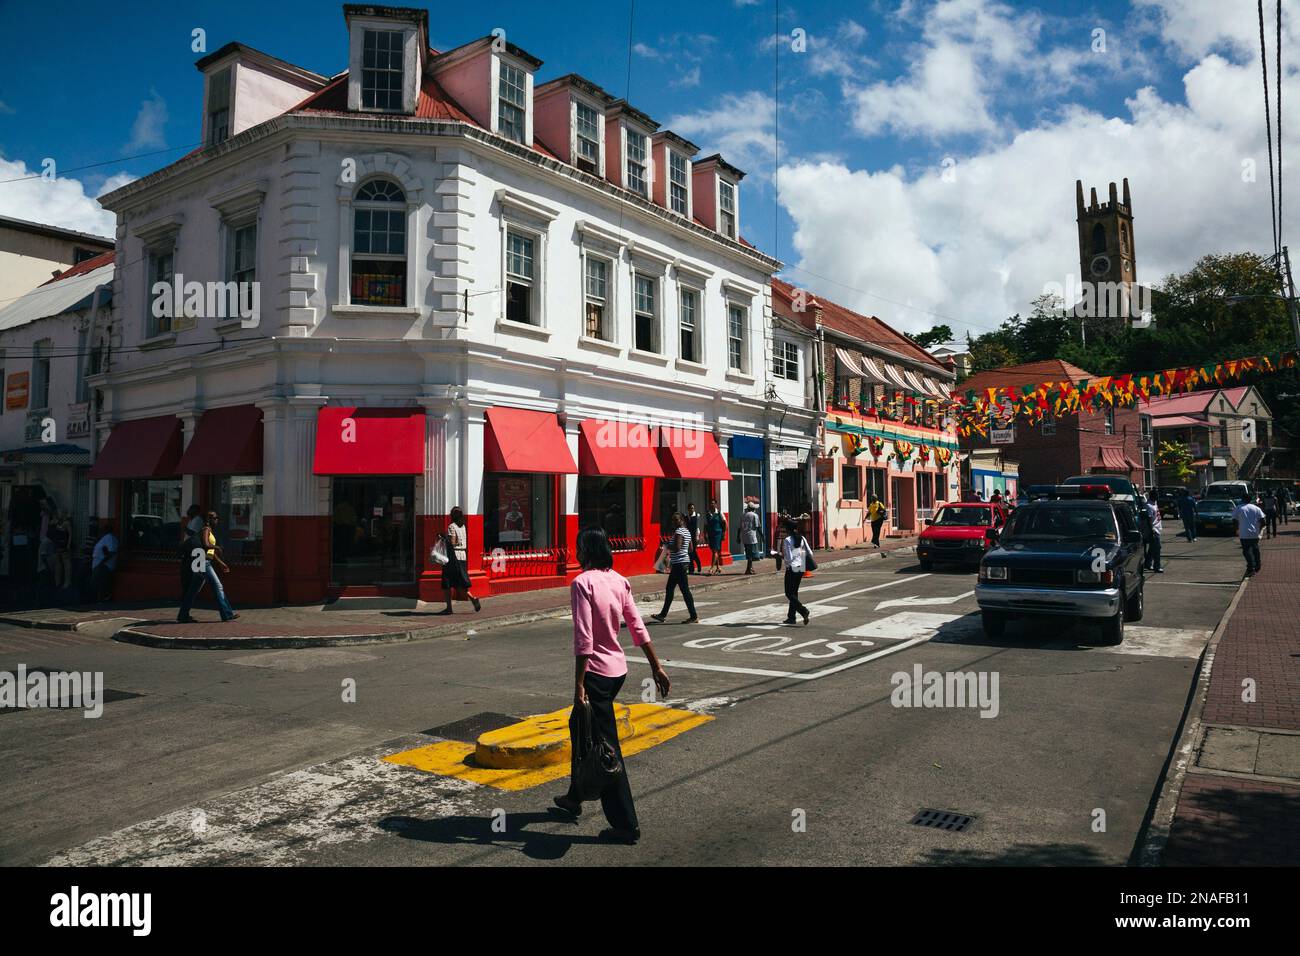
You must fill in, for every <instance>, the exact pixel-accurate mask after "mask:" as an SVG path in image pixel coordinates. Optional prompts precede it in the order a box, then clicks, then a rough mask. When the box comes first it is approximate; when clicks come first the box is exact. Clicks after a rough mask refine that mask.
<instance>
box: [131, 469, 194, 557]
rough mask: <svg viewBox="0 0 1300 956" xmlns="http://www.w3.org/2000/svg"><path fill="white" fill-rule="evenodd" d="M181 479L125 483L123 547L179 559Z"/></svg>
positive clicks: (144, 480)
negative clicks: (177, 556)
mask: <svg viewBox="0 0 1300 956" xmlns="http://www.w3.org/2000/svg"><path fill="white" fill-rule="evenodd" d="M182 513H183V509H182V508H181V480H180V479H179V478H171V479H165V480H162V481H152V480H149V479H134V480H131V481H124V482H122V522H121V527H122V528H123V529H125V533H124V534H123V535H122V547H123V548H125V549H127V550H131V551H153V552H161V554H160V555H159V557H166V558H168V559H171V558H175V557H176V555H177V553H178V552H177V549H178V547H179V545H180V541H181V515H182Z"/></svg>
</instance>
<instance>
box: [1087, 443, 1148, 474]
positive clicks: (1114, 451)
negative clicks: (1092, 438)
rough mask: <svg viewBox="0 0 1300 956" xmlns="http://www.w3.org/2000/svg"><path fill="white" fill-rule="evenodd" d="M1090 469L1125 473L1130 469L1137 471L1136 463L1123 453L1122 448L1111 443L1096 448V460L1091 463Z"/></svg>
mask: <svg viewBox="0 0 1300 956" xmlns="http://www.w3.org/2000/svg"><path fill="white" fill-rule="evenodd" d="M1092 470H1093V471H1109V472H1118V473H1122V474H1127V473H1128V472H1130V471H1137V470H1138V465H1136V464H1135V463H1134V462H1133V460H1132V459H1131V458H1129V456H1128V455H1126V454H1124V449H1122V448H1116V447H1114V446H1113V445H1100V446H1098V448H1097V460H1096V462H1094V463H1093V466H1092Z"/></svg>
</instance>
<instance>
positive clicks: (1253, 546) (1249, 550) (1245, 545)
mask: <svg viewBox="0 0 1300 956" xmlns="http://www.w3.org/2000/svg"><path fill="white" fill-rule="evenodd" d="M1241 553H1242V556H1243V557H1244V558H1245V559H1246V570H1247V571H1258V570H1259V568H1260V563H1259V538H1242V539H1241Z"/></svg>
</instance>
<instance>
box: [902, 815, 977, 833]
mask: <svg viewBox="0 0 1300 956" xmlns="http://www.w3.org/2000/svg"><path fill="white" fill-rule="evenodd" d="M974 822H975V818H974V817H972V816H968V815H967V814H965V813H955V812H953V811H952V810H920V811H918V812H917V814H916V816H914V817H912V825H913V826H918V827H928V828H929V829H931V830H949V831H951V832H953V833H961V832H962V831H963V830H965V829H966V828H967V827H968V826H970V825H971V824H972V823H974Z"/></svg>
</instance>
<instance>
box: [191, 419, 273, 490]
mask: <svg viewBox="0 0 1300 956" xmlns="http://www.w3.org/2000/svg"><path fill="white" fill-rule="evenodd" d="M176 471H177V472H178V473H179V474H182V475H260V474H261V473H262V410H261V409H260V408H258V407H257V406H256V405H232V406H230V407H229V408H210V409H208V410H207V411H206V412H204V413H203V417H202V418H200V419H199V427H198V428H196V429H195V430H194V437H193V438H191V439H190V446H189V447H188V448H186V449H185V454H184V456H183V457H182V458H181V463H180V464H179V465H178V466H177V467H176Z"/></svg>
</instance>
